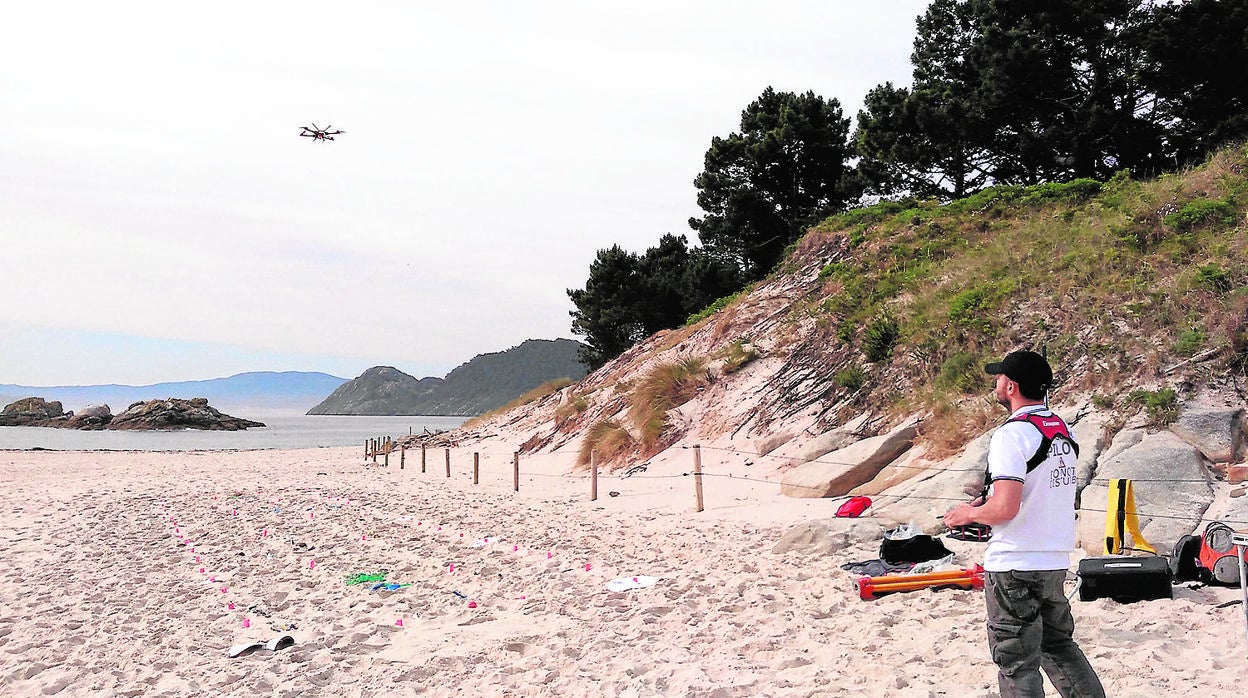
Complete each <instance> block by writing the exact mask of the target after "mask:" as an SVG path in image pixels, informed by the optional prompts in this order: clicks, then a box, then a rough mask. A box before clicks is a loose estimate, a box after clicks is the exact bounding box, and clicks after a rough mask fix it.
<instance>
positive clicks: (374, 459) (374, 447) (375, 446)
mask: <svg viewBox="0 0 1248 698" xmlns="http://www.w3.org/2000/svg"><path fill="white" fill-rule="evenodd" d="M378 450H379V449H378V448H377V439H373V462H374V463H376V462H377V451H378Z"/></svg>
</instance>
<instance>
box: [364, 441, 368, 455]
mask: <svg viewBox="0 0 1248 698" xmlns="http://www.w3.org/2000/svg"><path fill="white" fill-rule="evenodd" d="M364 460H368V439H364Z"/></svg>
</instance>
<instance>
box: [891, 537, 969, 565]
mask: <svg viewBox="0 0 1248 698" xmlns="http://www.w3.org/2000/svg"><path fill="white" fill-rule="evenodd" d="M952 554H953V551H952V550H950V549H948V548H946V547H945V544H944V543H941V542H940V541H939V540H937V539H935V538H933V537H931V536H929V535H927V534H925V533H919V534H916V535H914V536H910V537H908V538H889V537H888V536H884V540H882V541H880V559H881V560H884V561H885V562H890V563H892V564H898V563H903V562H914V563H919V562H927V561H928V560H939V559H940V558H942V557H945V556H947V555H952Z"/></svg>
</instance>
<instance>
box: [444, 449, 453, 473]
mask: <svg viewBox="0 0 1248 698" xmlns="http://www.w3.org/2000/svg"><path fill="white" fill-rule="evenodd" d="M442 450H443V451H444V452H446V476H447V477H450V476H451V449H449V448H444V449H442Z"/></svg>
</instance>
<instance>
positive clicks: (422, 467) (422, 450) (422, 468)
mask: <svg viewBox="0 0 1248 698" xmlns="http://www.w3.org/2000/svg"><path fill="white" fill-rule="evenodd" d="M420 472H422V473H423V472H425V444H424V443H421V444H420Z"/></svg>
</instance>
